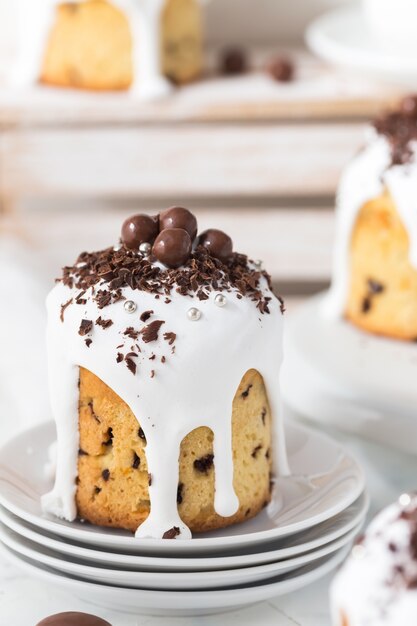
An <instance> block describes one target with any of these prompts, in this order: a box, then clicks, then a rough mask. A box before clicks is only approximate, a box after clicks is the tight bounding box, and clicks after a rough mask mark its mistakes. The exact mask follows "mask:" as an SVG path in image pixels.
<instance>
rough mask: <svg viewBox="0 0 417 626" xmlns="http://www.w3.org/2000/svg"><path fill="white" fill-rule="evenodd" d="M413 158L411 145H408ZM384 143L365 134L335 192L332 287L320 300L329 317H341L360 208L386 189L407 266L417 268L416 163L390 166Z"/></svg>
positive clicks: (387, 144)
mask: <svg viewBox="0 0 417 626" xmlns="http://www.w3.org/2000/svg"><path fill="white" fill-rule="evenodd" d="M411 147H412V148H413V154H414V156H415V148H416V145H415V144H411ZM390 163H391V154H390V146H389V143H388V140H387V139H386V138H385V137H384V136H382V135H377V134H376V132H375V131H368V136H367V142H366V145H365V147H364V149H363V150H362V151H361V152H360V153H359V154H358V155H357V156H356V157H355V158H354V159H353V160H352V162H351V163H350V164H349V165H348V166H347V168H346V169H345V171H344V173H343V175H342V178H341V181H340V186H339V190H338V197H337V208H336V234H335V244H334V253H333V254H334V256H333V271H332V284H331V288H330V290H329V293H328V294H327V297H326V298H325V299H324V301H323V313H324V315H325V316H327V317H329V318H336V317H342V316H343V315H344V311H345V306H346V300H347V294H348V289H349V279H350V245H351V238H352V232H353V229H354V226H355V223H356V219H357V216H358V213H359V211H360V210H361V208H362V207H363V205H364V204H365V203H366V202H367V201H369V200H372V199H373V198H375V197H376V196H378V195H379V194H381V193H382V192H383V191H384V189H387V190H388V191H389V192H390V194H391V195H392V197H393V199H394V202H395V204H396V207H397V210H398V213H399V215H400V218H401V220H402V222H403V225H404V227H405V228H406V230H407V232H408V236H409V245H410V249H409V258H410V263H411V264H412V265H413V267H415V268H416V269H417V192H416V190H417V162H416V160H415V158H414V157H413V160H412V162H411V163H409V164H406V165H396V166H392V167H390Z"/></svg>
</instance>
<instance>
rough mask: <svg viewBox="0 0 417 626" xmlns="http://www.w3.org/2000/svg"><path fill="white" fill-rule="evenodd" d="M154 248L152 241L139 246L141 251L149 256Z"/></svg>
mask: <svg viewBox="0 0 417 626" xmlns="http://www.w3.org/2000/svg"><path fill="white" fill-rule="evenodd" d="M151 250H152V246H151V244H150V243H147V242H144V243H141V244H140V246H139V252H141V253H142V254H144V255H145V256H149V255H150V253H151Z"/></svg>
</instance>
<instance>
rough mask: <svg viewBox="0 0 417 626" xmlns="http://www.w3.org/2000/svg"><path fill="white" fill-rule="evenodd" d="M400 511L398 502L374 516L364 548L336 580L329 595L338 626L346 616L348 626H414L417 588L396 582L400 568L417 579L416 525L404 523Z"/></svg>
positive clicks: (359, 548)
mask: <svg viewBox="0 0 417 626" xmlns="http://www.w3.org/2000/svg"><path fill="white" fill-rule="evenodd" d="M413 506H414V507H416V506H417V498H414V502H413ZM401 511H402V507H401V506H400V505H399V504H398V503H397V504H393V505H391V506H389V507H388V508H387V509H385V510H384V511H382V513H380V514H379V515H378V516H377V517H376V518H375V520H374V521H373V522H372V523H371V524H370V526H369V528H368V530H367V532H366V536H365V540H364V542H363V544H361V545H359V546H356V547H355V548H354V549H353V551H352V555H351V556H350V557H349V559H348V560H347V562H346V563H345V565H344V566H343V568H342V569H341V570H340V572H339V573H338V575H337V576H336V578H335V579H334V581H333V584H332V587H331V594H330V595H331V608H332V616H333V624H334V626H342V624H343V622H342V618H341V615H342V614H343V613H344V614H345V616H346V618H347V624H348V626H399V625H401V626H415V623H416V615H417V590H416V589H407V586H406V584H405V582H404V581H403V580H398V578H397V579H395V567H396V566H400V567H402V568H404V574H405V577H406V579H409V578H415V577H416V576H417V561H416V560H414V559H413V558H412V554H411V550H410V535H411V526H410V523H409V522H407V521H405V520H403V519H399V515H400V513H401ZM390 543H392V544H394V545H395V547H396V550H395V552H393V551H392V550H390V549H389V544H390Z"/></svg>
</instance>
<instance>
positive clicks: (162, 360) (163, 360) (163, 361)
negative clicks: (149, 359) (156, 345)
mask: <svg viewBox="0 0 417 626" xmlns="http://www.w3.org/2000/svg"><path fill="white" fill-rule="evenodd" d="M165 361H166V358H165V357H164V356H163V355H162V356H161V363H165Z"/></svg>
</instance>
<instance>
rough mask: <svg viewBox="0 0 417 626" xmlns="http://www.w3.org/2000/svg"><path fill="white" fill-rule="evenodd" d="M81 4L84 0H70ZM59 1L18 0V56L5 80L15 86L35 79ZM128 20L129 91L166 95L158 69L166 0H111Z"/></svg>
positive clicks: (166, 86)
mask: <svg viewBox="0 0 417 626" xmlns="http://www.w3.org/2000/svg"><path fill="white" fill-rule="evenodd" d="M73 1H74V2H78V3H81V2H82V1H83V0H73ZM61 3H62V0H38V1H37V2H33V0H19V1H18V2H17V21H18V40H19V44H18V48H17V49H18V56H17V60H16V63H15V66H14V67H13V69H12V70H11V71H10V75H9V76H8V81H9V82H10V83H11V84H12V85H14V86H16V87H25V86H28V85H33V84H35V83H37V82H38V80H39V75H40V69H41V67H42V61H43V56H44V53H45V47H46V45H47V42H48V38H49V35H50V32H51V29H52V26H53V24H54V21H55V17H56V9H57V7H58V6H59V5H60V4H61ZM112 4H114V6H117V7H118V8H119V9H120V10H122V11H123V12H124V13H125V15H126V17H127V18H128V20H129V23H130V28H131V33H132V39H133V72H134V77H133V82H132V92H133V93H135V95H138V96H139V97H141V98H143V99H150V98H155V97H160V96H163V95H166V94H168V93H169V92H170V91H171V90H172V87H171V85H170V83H169V81H167V80H166V79H165V77H164V76H163V75H162V72H161V30H160V25H161V13H162V9H163V7H164V4H165V0H112Z"/></svg>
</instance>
